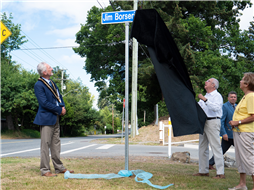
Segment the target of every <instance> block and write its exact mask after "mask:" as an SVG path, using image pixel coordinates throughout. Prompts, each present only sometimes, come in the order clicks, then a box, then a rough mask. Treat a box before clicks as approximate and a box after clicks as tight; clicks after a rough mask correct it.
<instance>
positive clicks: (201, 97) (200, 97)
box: [198, 94, 206, 101]
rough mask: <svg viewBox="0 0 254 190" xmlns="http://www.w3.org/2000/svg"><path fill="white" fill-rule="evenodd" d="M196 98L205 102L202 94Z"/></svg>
mask: <svg viewBox="0 0 254 190" xmlns="http://www.w3.org/2000/svg"><path fill="white" fill-rule="evenodd" d="M198 98H199V99H201V100H203V101H205V100H206V98H205V97H204V96H203V95H202V94H199V95H198Z"/></svg>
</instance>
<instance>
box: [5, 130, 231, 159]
mask: <svg viewBox="0 0 254 190" xmlns="http://www.w3.org/2000/svg"><path fill="white" fill-rule="evenodd" d="M112 137H121V135H90V136H87V137H75V138H61V157H105V156H106V157H114V156H125V148H126V147H125V145H118V144H96V143H92V142H91V141H92V140H94V139H100V138H112ZM128 148H129V156H162V157H168V147H167V146H146V145H129V147H128ZM184 151H188V152H190V155H191V159H194V160H198V146H197V145H193V144H184V145H181V146H172V148H171V152H172V153H174V152H184ZM226 154H227V155H229V156H230V157H233V158H234V157H235V155H234V149H230V151H229V152H227V153H226ZM209 155H210V156H211V155H212V152H211V151H210V154H209ZM39 156H40V139H11V140H6V139H2V140H1V154H0V157H39Z"/></svg>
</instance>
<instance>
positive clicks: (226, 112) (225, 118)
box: [220, 102, 237, 139]
mask: <svg viewBox="0 0 254 190" xmlns="http://www.w3.org/2000/svg"><path fill="white" fill-rule="evenodd" d="M236 105H237V104H235V107H236ZM222 110H223V115H222V118H221V130H220V135H221V136H223V135H225V134H227V135H228V138H229V139H233V131H232V127H231V126H230V125H229V123H228V122H229V121H231V120H232V118H233V114H234V111H235V110H234V108H233V106H232V105H231V104H230V102H226V103H225V104H223V106H222Z"/></svg>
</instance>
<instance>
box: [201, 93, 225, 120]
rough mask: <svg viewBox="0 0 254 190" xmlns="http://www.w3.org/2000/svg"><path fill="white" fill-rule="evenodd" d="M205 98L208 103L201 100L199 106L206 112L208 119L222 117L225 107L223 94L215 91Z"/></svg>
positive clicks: (207, 94)
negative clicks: (223, 107)
mask: <svg viewBox="0 0 254 190" xmlns="http://www.w3.org/2000/svg"><path fill="white" fill-rule="evenodd" d="M205 97H206V98H207V101H206V102H204V101H203V100H199V102H198V104H199V105H200V106H201V108H202V109H203V110H204V112H205V113H206V115H207V117H221V116H222V106H223V98H222V96H221V94H220V93H219V92H218V91H217V90H214V91H212V92H211V93H206V95H205Z"/></svg>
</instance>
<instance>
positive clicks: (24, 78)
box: [1, 59, 39, 130]
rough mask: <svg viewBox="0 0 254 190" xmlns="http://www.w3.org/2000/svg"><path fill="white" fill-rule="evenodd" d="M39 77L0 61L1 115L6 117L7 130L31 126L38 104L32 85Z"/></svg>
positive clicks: (7, 62) (17, 66) (3, 60)
mask: <svg viewBox="0 0 254 190" xmlns="http://www.w3.org/2000/svg"><path fill="white" fill-rule="evenodd" d="M38 77H39V75H37V74H35V73H33V72H28V71H26V70H23V69H22V68H21V67H20V66H19V65H15V64H14V63H13V62H9V61H6V59H2V61H1V113H2V117H6V119H7V120H8V121H7V124H8V128H9V129H12V130H14V126H13V120H14V123H15V126H16V129H19V128H17V126H18V124H21V126H22V127H23V126H24V125H26V126H27V127H30V126H31V123H32V121H33V119H34V117H35V114H36V111H37V108H38V103H37V99H36V97H35V95H34V90H33V87H34V84H35V82H36V81H37V79H38Z"/></svg>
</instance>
